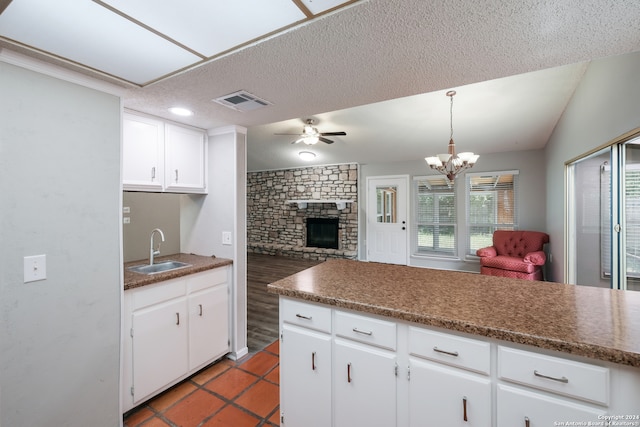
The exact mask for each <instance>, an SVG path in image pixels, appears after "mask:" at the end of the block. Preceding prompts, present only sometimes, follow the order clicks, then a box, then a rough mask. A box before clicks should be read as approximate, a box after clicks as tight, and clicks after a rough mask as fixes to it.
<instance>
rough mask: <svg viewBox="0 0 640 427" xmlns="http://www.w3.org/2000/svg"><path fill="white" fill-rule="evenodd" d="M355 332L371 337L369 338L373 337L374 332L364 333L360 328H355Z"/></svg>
mask: <svg viewBox="0 0 640 427" xmlns="http://www.w3.org/2000/svg"><path fill="white" fill-rule="evenodd" d="M353 332H355V333H356V334H362V335H369V336H371V335H373V332H372V331H362V330H360V329H358V328H353Z"/></svg>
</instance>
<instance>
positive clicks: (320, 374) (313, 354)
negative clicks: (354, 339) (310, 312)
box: [280, 324, 331, 427]
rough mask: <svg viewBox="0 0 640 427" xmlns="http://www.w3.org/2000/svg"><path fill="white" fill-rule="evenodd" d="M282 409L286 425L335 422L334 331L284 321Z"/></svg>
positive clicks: (323, 426)
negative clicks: (315, 329)
mask: <svg viewBox="0 0 640 427" xmlns="http://www.w3.org/2000/svg"><path fill="white" fill-rule="evenodd" d="M282 332H283V338H282V342H281V343H280V378H281V380H280V400H281V403H280V411H281V413H282V416H283V422H282V425H283V426H285V427H326V426H330V425H331V335H328V334H323V333H320V332H315V331H311V330H308V329H303V328H299V327H296V326H290V325H287V324H284V325H283V326H282Z"/></svg>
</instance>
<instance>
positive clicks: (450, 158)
mask: <svg viewBox="0 0 640 427" xmlns="http://www.w3.org/2000/svg"><path fill="white" fill-rule="evenodd" d="M455 94H456V91H455V90H450V91H449V92H447V96H448V97H450V98H451V107H450V112H449V115H450V118H451V122H450V123H451V136H450V138H449V153H448V154H438V155H437V156H432V157H425V160H426V161H427V163H428V164H429V167H430V168H431V169H435V170H437V171H438V172H440V173H442V174H444V175H446V176H447V178H448V179H449V181H450V182H453V180H454V179H455V178H456V175H458V174H459V173H460V172H462V171H463V170H465V169H469V168H471V167H473V165H474V164H475V163H476V160H478V158H479V157H480V156H479V155H477V154H473V153H471V152H464V153H460V154H456V144H455V143H454V142H453V96H454V95H455Z"/></svg>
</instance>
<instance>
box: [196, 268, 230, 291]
mask: <svg viewBox="0 0 640 427" xmlns="http://www.w3.org/2000/svg"><path fill="white" fill-rule="evenodd" d="M227 271H228V267H218V268H214V269H213V270H207V271H202V272H200V273H195V274H191V275H189V276H185V277H186V279H187V286H188V287H189V292H197V291H199V290H202V289H206V288H210V287H212V286H216V285H220V284H222V283H225V282H226V281H227Z"/></svg>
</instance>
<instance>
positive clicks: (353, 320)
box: [336, 311, 396, 350]
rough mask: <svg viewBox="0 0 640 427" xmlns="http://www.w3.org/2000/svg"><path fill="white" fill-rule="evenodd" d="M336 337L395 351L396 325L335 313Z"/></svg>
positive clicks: (354, 315)
mask: <svg viewBox="0 0 640 427" xmlns="http://www.w3.org/2000/svg"><path fill="white" fill-rule="evenodd" d="M336 335H339V336H341V337H344V338H349V339H352V340H354V341H359V342H363V343H366V344H371V345H376V346H378V347H383V348H388V349H389V350H395V349H396V324H395V323H394V322H387V321H386V320H378V319H372V318H369V317H364V316H359V315H357V314H349V313H343V312H341V311H336Z"/></svg>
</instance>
